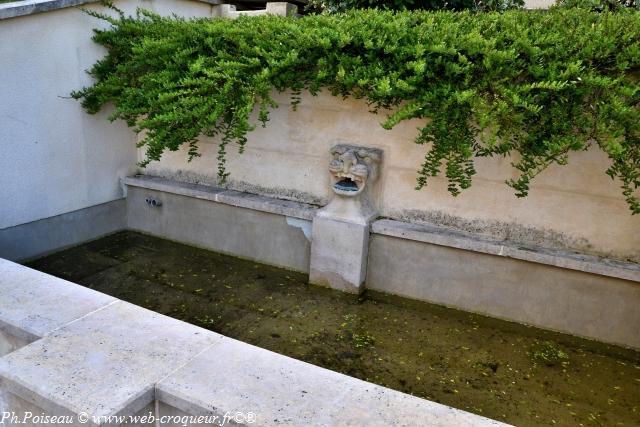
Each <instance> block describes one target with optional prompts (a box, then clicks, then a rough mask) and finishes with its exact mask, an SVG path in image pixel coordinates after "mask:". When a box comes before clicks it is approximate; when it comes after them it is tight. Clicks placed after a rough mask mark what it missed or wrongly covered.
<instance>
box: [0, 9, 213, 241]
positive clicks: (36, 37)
mask: <svg viewBox="0 0 640 427" xmlns="http://www.w3.org/2000/svg"><path fill="white" fill-rule="evenodd" d="M116 5H117V6H118V7H120V8H122V9H124V10H125V11H129V12H133V11H134V10H135V8H136V7H137V6H141V7H144V8H146V9H150V10H154V11H156V12H158V13H161V14H171V13H176V14H178V15H181V16H210V15H211V5H209V4H206V3H201V2H197V1H188V0H124V1H117V2H116ZM85 6H86V7H89V8H96V6H95V5H85ZM98 26H104V23H103V22H101V21H100V20H98V19H95V18H92V17H90V16H88V15H86V14H85V13H83V12H82V11H81V10H80V8H77V7H73V8H65V9H59V10H55V11H50V12H45V13H38V14H31V15H26V16H21V17H16V18H11V19H3V20H0V97H1V99H0V229H3V228H7V227H11V226H14V225H18V224H23V223H27V222H30V221H34V220H38V219H42V218H48V217H51V216H55V215H59V214H63V213H66V212H70V211H74V210H78V209H82V208H85V207H89V206H93V205H96V204H100V203H105V202H108V201H111V200H115V199H118V198H121V197H123V194H122V190H121V187H120V184H119V178H120V177H122V176H126V175H128V174H131V173H132V172H133V171H134V170H135V162H136V151H135V135H134V134H133V133H132V132H131V131H130V130H129V129H128V128H127V127H126V125H125V124H124V123H113V124H112V123H109V122H108V121H107V120H106V117H107V116H108V112H101V113H100V114H97V115H95V116H91V115H89V114H87V113H86V112H85V111H84V110H83V109H82V107H81V106H80V103H79V102H77V101H75V100H73V99H69V94H70V92H71V91H73V90H77V89H80V88H82V87H83V86H87V85H89V84H90V77H89V76H88V75H87V74H86V73H85V70H86V69H88V68H90V67H91V65H92V64H93V63H95V61H96V60H97V59H99V58H100V57H102V56H103V55H104V53H105V52H104V50H103V49H102V48H100V47H99V46H97V45H96V44H94V43H93V42H92V41H91V35H92V29H93V28H95V27H98Z"/></svg>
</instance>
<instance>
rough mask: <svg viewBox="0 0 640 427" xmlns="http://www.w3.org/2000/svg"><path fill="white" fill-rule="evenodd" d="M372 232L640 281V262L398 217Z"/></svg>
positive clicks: (375, 225) (378, 223)
mask: <svg viewBox="0 0 640 427" xmlns="http://www.w3.org/2000/svg"><path fill="white" fill-rule="evenodd" d="M372 232H373V233H375V234H381V235H385V236H391V237H398V238H401V239H408V240H414V241H417V242H424V243H431V244H434V245H440V246H448V247H452V248H457V249H464V250H468V251H474V252H481V253H486V254H490V255H497V256H503V257H508V258H514V259H519V260H523V261H529V262H535V263H538V264H546V265H551V266H554V267H560V268H567V269H571V270H577V271H582V272H585V273H591V274H598V275H601V276H608V277H615V278H618V279H625V280H630V281H633V282H640V264H637V263H633V262H624V261H619V260H613V259H608V258H601V257H597V256H592V255H586V254H580V253H572V252H567V251H561V250H554V249H548V248H539V247H523V246H519V245H517V244H515V243H509V242H504V241H499V240H493V239H490V238H485V237H483V236H478V235H473V234H468V233H463V232H457V231H454V230H451V229H448V228H445V227H438V226H435V225H427V224H413V223H408V222H403V221H397V220H389V219H381V220H378V221H375V222H374V223H373V225H372Z"/></svg>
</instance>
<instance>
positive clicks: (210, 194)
mask: <svg viewBox="0 0 640 427" xmlns="http://www.w3.org/2000/svg"><path fill="white" fill-rule="evenodd" d="M123 183H124V184H125V185H129V186H132V187H139V188H146V189H149V190H156V191H164V192H166V193H171V194H178V195H181V196H187V197H195V198H197V199H203V200H210V201H212V202H216V203H223V204H225V205H231V206H236V207H240V208H245V209H251V210H255V211H261V212H268V213H273V214H278V215H284V216H288V217H292V218H299V219H306V220H311V219H313V217H314V216H315V214H316V211H317V210H318V207H317V206H314V205H310V204H306V203H300V202H294V201H290V200H281V199H276V198H273V197H266V196H260V195H257V194H251V193H243V192H240V191H234V190H226V189H223V188H218V187H210V186H207V185H201V184H189V183H184V182H178V181H173V180H169V179H165V178H160V177H154V176H147V175H136V176H134V177H127V178H124V180H123Z"/></svg>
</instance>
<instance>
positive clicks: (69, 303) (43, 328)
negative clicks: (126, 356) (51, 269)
mask: <svg viewBox="0 0 640 427" xmlns="http://www.w3.org/2000/svg"><path fill="white" fill-rule="evenodd" d="M114 301H116V299H115V298H113V297H110V296H108V295H105V294H102V293H100V292H96V291H93V290H91V289H88V288H85V287H83V286H80V285H77V284H75V283H71V282H68V281H66V280H63V279H59V278H57V277H54V276H50V275H48V274H45V273H42V272H39V271H36V270H32V269H30V268H28V267H24V266H22V265H19V264H16V263H13V262H11V261H7V260H5V259H2V258H0V329H3V330H5V331H6V332H7V333H9V334H10V335H13V336H16V337H18V338H21V339H23V340H25V341H27V342H31V341H34V340H37V339H39V338H41V337H43V336H45V335H46V334H48V333H50V332H51V331H54V330H55V329H57V328H59V327H61V326H64V325H65V324H67V323H69V322H72V321H74V320H76V319H79V318H81V317H83V316H86V315H87V314H89V313H92V312H94V311H96V310H99V309H100V308H102V307H105V306H107V305H108V304H111V303H113V302H114Z"/></svg>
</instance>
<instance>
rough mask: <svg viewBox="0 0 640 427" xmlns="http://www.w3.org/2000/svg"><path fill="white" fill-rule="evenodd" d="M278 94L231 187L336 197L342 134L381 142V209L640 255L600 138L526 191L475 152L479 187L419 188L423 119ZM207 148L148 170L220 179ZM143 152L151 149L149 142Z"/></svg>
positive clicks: (234, 167) (233, 158)
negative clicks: (333, 166) (335, 163)
mask: <svg viewBox="0 0 640 427" xmlns="http://www.w3.org/2000/svg"><path fill="white" fill-rule="evenodd" d="M277 99H278V101H279V102H280V107H279V108H278V109H276V110H273V111H272V113H271V120H270V121H269V123H268V124H267V127H266V128H261V127H257V128H256V130H255V131H253V132H251V133H250V134H249V135H248V137H249V141H248V144H247V146H246V152H245V153H244V154H238V153H237V150H236V149H235V148H236V147H229V149H228V151H229V161H228V171H229V172H230V173H231V175H230V177H229V182H228V184H227V186H228V187H230V188H233V189H236V190H241V191H247V192H252V193H258V194H263V195H270V196H274V197H279V198H284V199H290V200H296V201H301V202H306V203H314V204H319V205H324V204H326V203H327V201H328V200H329V199H330V197H331V189H330V175H329V173H328V171H327V165H328V162H329V150H330V148H331V147H332V146H334V145H335V144H339V143H343V144H352V145H361V146H365V147H374V148H380V149H382V150H384V159H383V162H382V165H381V168H380V178H379V179H380V182H379V184H378V185H377V190H376V191H377V194H376V195H374V197H373V199H374V200H375V201H376V203H377V205H378V206H377V208H378V209H379V212H380V215H381V216H383V217H389V218H394V219H399V220H404V221H410V222H423V223H433V224H438V225H443V226H449V227H452V228H454V229H457V230H462V231H467V232H471V233H474V234H484V235H488V236H490V237H493V238H497V239H501V240H502V239H504V240H508V241H513V242H517V243H520V244H523V245H525V246H541V247H548V248H554V249H562V250H573V251H578V252H583V253H587V254H594V255H600V256H606V257H611V258H617V259H621V260H630V261H635V262H638V261H640V232H639V230H640V215H636V216H632V215H631V212H630V210H629V208H628V206H627V204H626V203H625V201H624V199H623V197H622V195H621V190H620V188H619V183H618V182H616V181H613V180H611V179H610V178H609V177H608V176H606V175H605V173H604V171H605V169H606V168H607V164H608V159H607V157H606V155H605V154H603V153H602V152H600V151H599V149H598V148H597V147H593V148H592V149H590V150H589V151H586V152H577V153H572V154H571V156H570V159H569V164H568V165H566V166H554V167H551V168H549V169H548V170H546V171H545V172H543V173H542V174H541V175H540V176H538V177H537V178H536V179H535V180H534V182H533V184H532V186H531V191H530V193H529V196H528V197H526V198H522V199H518V198H517V197H515V195H514V192H515V191H514V190H513V189H512V188H510V187H508V186H507V185H506V184H505V180H506V179H509V178H512V177H515V176H516V170H515V169H513V168H512V167H511V166H510V162H511V160H510V159H508V158H506V159H505V158H488V159H487V158H484V159H477V160H476V165H477V169H478V173H477V175H476V176H475V177H474V181H473V185H472V187H471V188H469V189H468V190H466V191H464V192H463V193H462V194H461V195H460V196H458V197H457V198H454V197H452V196H451V195H450V194H449V193H448V192H447V185H446V179H445V178H442V177H438V178H432V179H431V182H430V183H429V184H428V185H427V186H426V187H425V188H423V189H422V190H420V191H416V190H415V184H416V171H417V170H418V168H419V166H420V164H421V163H422V161H423V158H424V155H425V153H426V148H427V147H424V146H418V145H416V144H415V143H414V142H413V140H414V138H415V136H416V135H417V130H416V128H417V127H418V126H419V125H420V124H421V123H420V122H419V121H418V120H414V121H411V122H406V123H401V124H400V125H398V126H397V127H396V128H394V129H393V130H391V131H387V130H384V129H383V128H382V127H381V126H380V124H379V123H380V122H381V121H382V120H383V119H384V116H383V115H381V114H379V115H377V116H376V115H375V114H372V113H370V112H369V109H368V107H367V105H366V103H365V102H364V101H360V100H353V99H347V100H342V99H340V98H336V97H333V96H331V95H330V94H328V93H321V94H320V95H319V96H317V97H312V96H311V95H304V96H303V99H302V103H301V104H300V105H299V106H298V110H297V111H292V109H291V108H290V106H289V97H288V94H286V93H284V94H279V95H277ZM256 121H257V120H256ZM200 151H201V153H202V157H200V158H196V159H194V160H193V161H191V162H190V163H188V162H187V152H186V149H184V150H181V151H178V152H171V153H166V154H165V155H164V156H163V157H162V159H161V161H159V162H153V163H151V164H150V165H149V166H148V167H147V168H146V169H144V170H142V171H141V172H142V173H144V174H148V175H156V176H162V177H166V178H171V179H176V180H180V181H186V182H192V183H201V184H208V185H217V180H216V172H217V167H216V152H217V144H216V141H215V140H212V139H202V140H201V143H200ZM138 157H139V159H142V158H144V149H141V150H139V152H138Z"/></svg>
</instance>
